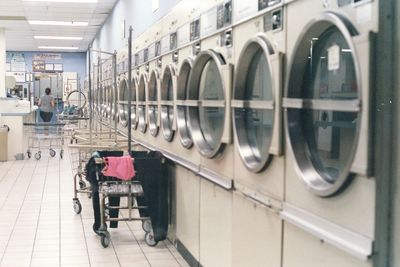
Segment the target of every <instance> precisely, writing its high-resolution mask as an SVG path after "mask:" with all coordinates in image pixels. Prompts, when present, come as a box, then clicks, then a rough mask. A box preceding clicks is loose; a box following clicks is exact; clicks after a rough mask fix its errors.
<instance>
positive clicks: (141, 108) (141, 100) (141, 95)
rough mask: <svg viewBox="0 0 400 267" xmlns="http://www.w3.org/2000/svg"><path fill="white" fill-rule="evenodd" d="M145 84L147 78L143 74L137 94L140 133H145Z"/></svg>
mask: <svg viewBox="0 0 400 267" xmlns="http://www.w3.org/2000/svg"><path fill="white" fill-rule="evenodd" d="M146 84H147V78H146V75H145V74H142V75H141V76H140V81H139V92H138V128H139V131H141V132H142V133H144V132H146V128H147V124H146Z"/></svg>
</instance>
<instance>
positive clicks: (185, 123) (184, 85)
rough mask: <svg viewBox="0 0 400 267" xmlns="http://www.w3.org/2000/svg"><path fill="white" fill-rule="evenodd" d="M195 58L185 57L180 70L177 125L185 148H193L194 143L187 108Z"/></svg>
mask: <svg viewBox="0 0 400 267" xmlns="http://www.w3.org/2000/svg"><path fill="white" fill-rule="evenodd" d="M192 67H193V60H191V59H185V60H184V61H183V62H182V65H181V68H180V70H179V75H178V82H177V96H176V97H177V101H176V102H177V104H176V105H177V108H176V110H177V125H178V130H179V135H180V137H181V144H182V145H183V147H185V148H191V147H192V145H193V140H192V134H191V132H190V127H189V114H188V110H187V105H186V102H185V101H186V100H187V95H188V89H189V86H188V84H189V75H190V72H191V71H192Z"/></svg>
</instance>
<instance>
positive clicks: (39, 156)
mask: <svg viewBox="0 0 400 267" xmlns="http://www.w3.org/2000/svg"><path fill="white" fill-rule="evenodd" d="M41 157H42V154H41V153H40V152H36V153H35V159H36V160H39V159H40V158H41Z"/></svg>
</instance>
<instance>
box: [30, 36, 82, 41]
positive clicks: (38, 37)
mask: <svg viewBox="0 0 400 267" xmlns="http://www.w3.org/2000/svg"><path fill="white" fill-rule="evenodd" d="M33 38H35V39H44V40H82V39H83V38H82V37H72V36H42V35H35V36H33Z"/></svg>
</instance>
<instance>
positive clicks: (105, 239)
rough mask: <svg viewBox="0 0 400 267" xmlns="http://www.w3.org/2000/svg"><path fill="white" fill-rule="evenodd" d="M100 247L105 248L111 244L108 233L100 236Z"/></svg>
mask: <svg viewBox="0 0 400 267" xmlns="http://www.w3.org/2000/svg"><path fill="white" fill-rule="evenodd" d="M100 242H101V245H102V246H103V247H104V248H106V247H108V246H109V245H110V242H111V237H110V233H109V232H105V233H102V234H101V239H100Z"/></svg>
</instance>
